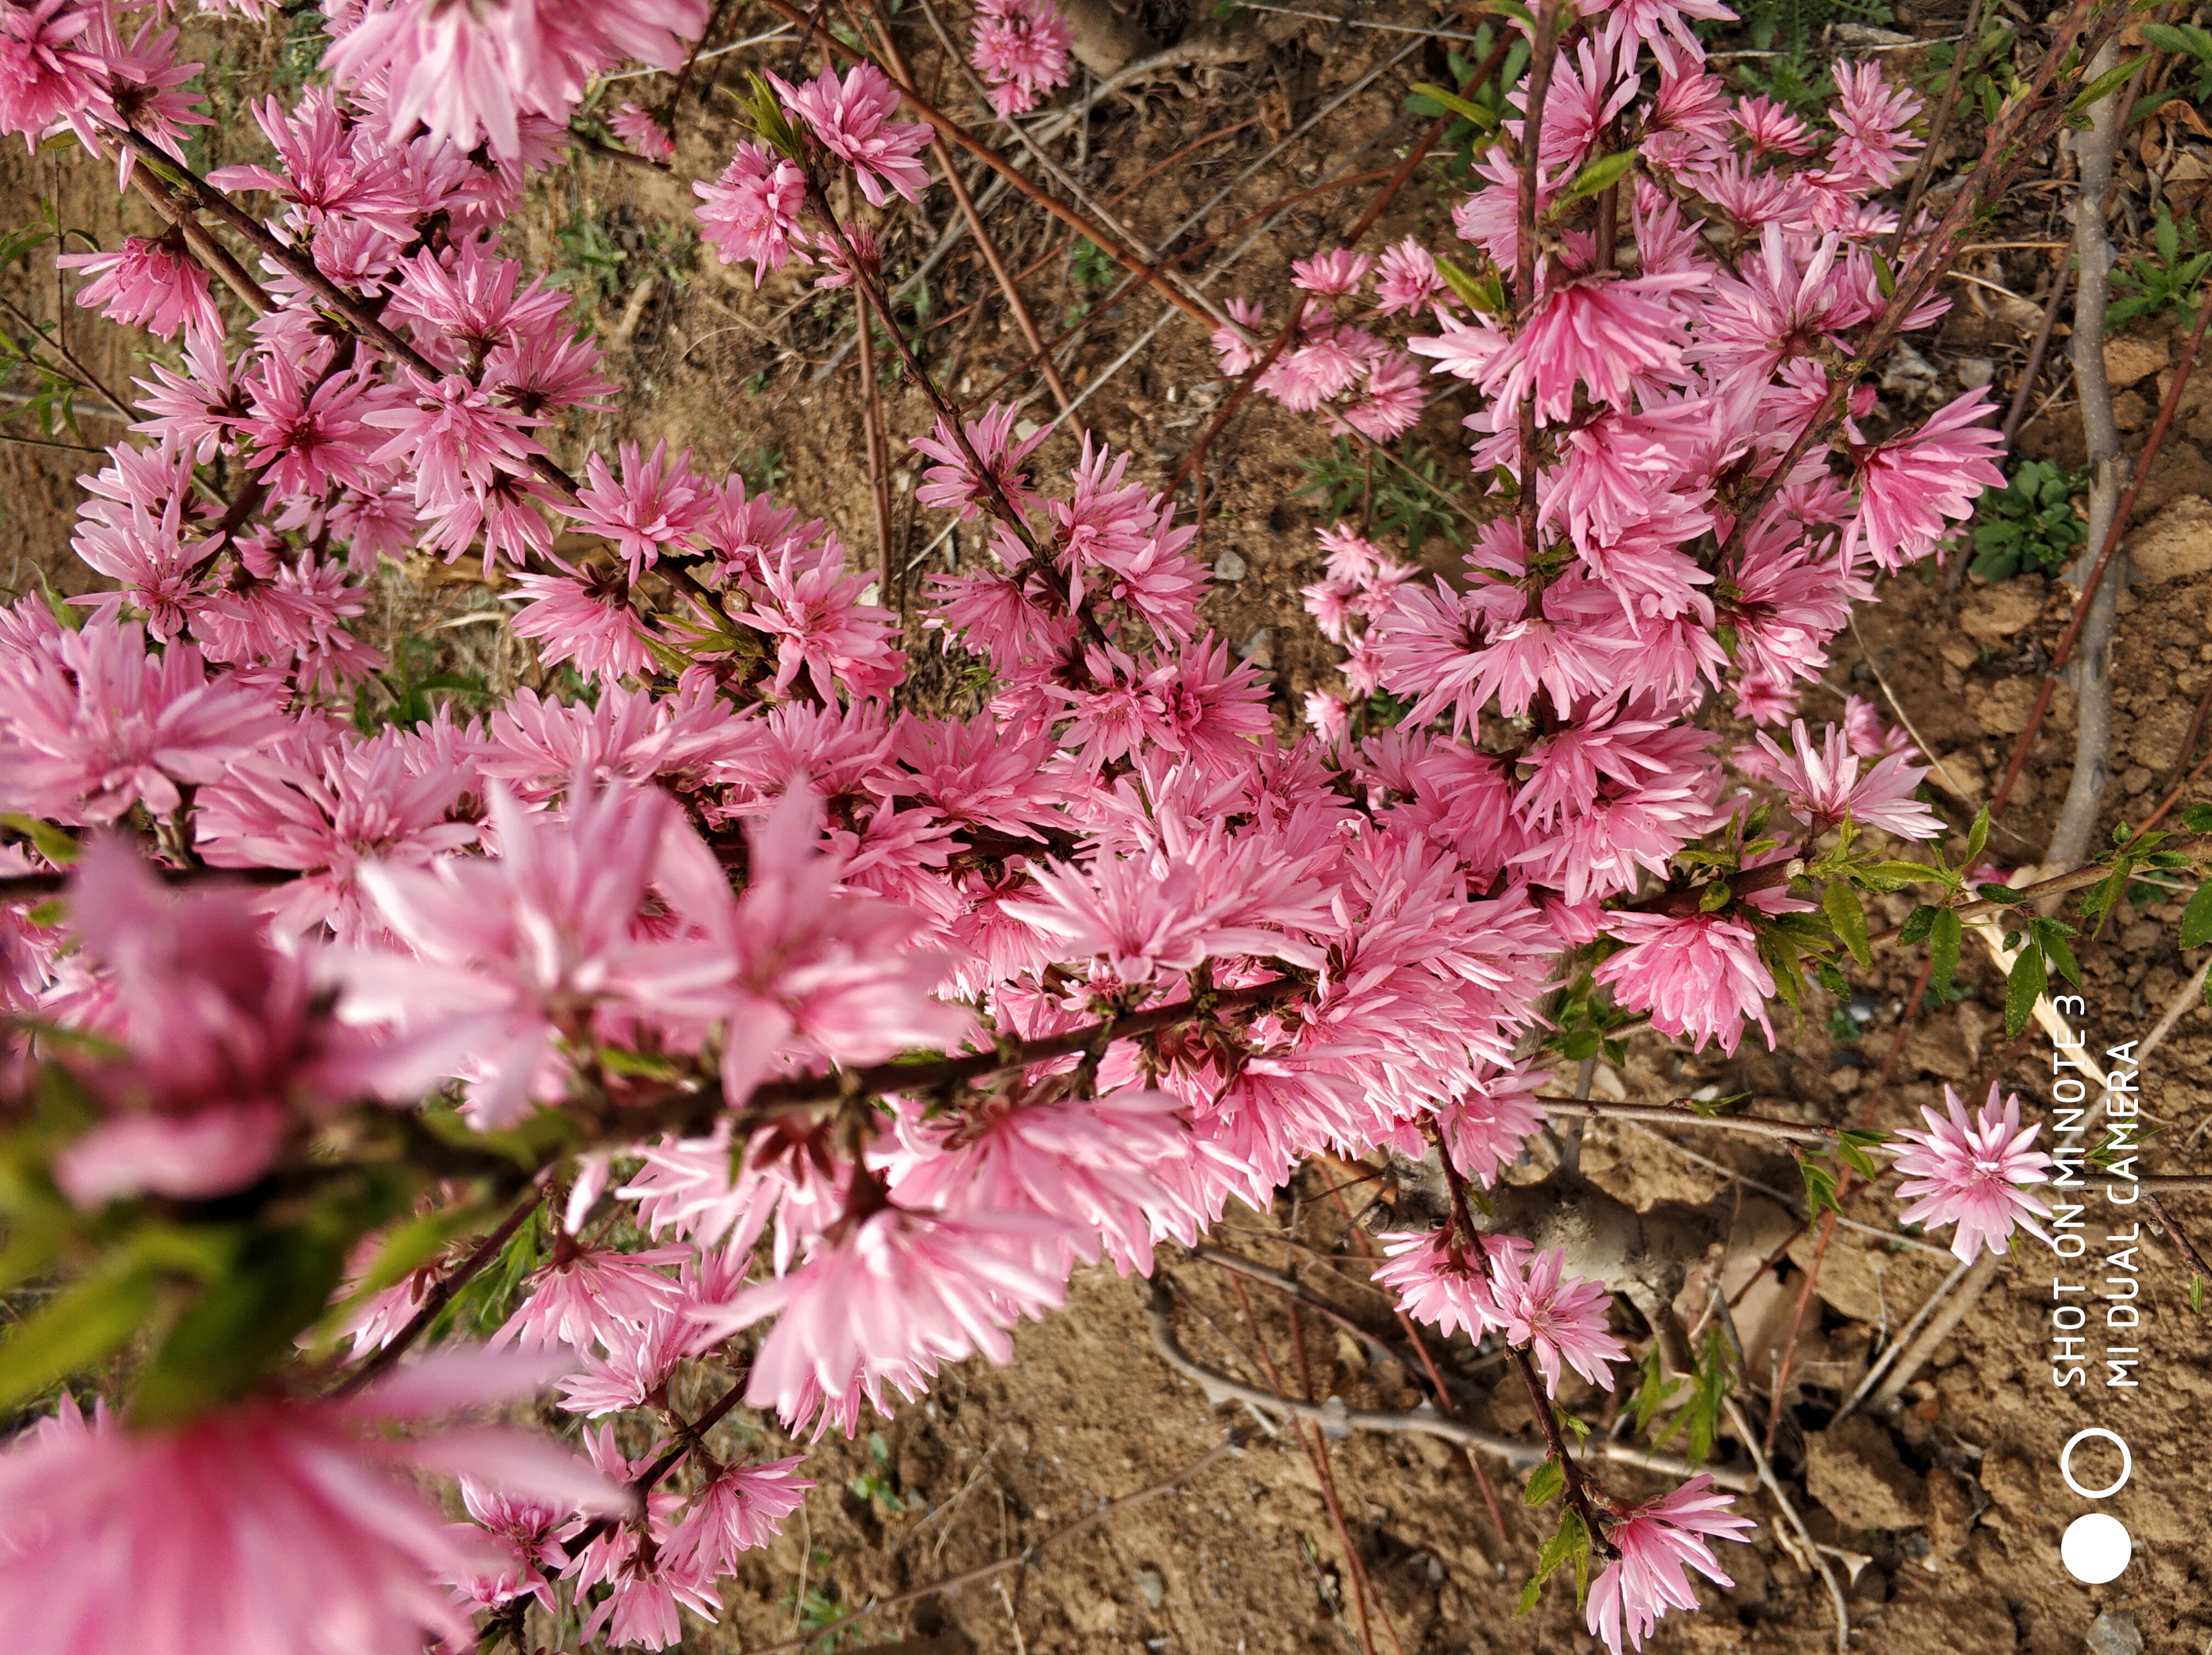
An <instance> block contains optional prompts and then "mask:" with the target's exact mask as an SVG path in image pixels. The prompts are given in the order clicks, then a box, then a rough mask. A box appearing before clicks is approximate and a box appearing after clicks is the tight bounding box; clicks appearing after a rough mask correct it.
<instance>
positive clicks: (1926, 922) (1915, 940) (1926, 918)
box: [1897, 903, 1942, 948]
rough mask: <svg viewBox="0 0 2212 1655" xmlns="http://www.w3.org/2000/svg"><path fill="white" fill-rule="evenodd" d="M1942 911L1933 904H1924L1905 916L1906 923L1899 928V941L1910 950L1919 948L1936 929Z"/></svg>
mask: <svg viewBox="0 0 2212 1655" xmlns="http://www.w3.org/2000/svg"><path fill="white" fill-rule="evenodd" d="M1941 911H1942V910H1940V909H1938V908H1937V907H1936V905H1935V904H1933V903H1922V904H1920V906H1919V907H1917V908H1916V909H1914V910H1912V911H1911V913H1910V914H1907V915H1906V916H1905V923H1904V924H1902V925H1900V926H1899V927H1898V928H1897V940H1899V942H1901V943H1903V944H1904V945H1905V946H1906V947H1908V948H1917V947H1918V946H1920V945H1921V944H1922V943H1923V942H1925V941H1927V940H1928V934H1929V931H1930V930H1931V929H1933V928H1934V927H1935V924H1936V915H1937V914H1938V913H1940V912H1941Z"/></svg>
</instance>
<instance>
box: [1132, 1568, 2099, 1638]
mask: <svg viewBox="0 0 2212 1655" xmlns="http://www.w3.org/2000/svg"><path fill="white" fill-rule="evenodd" d="M1137 1595H1138V1596H1139V1597H1142V1598H1143V1599H1144V1600H1145V1607H1146V1609H1158V1608H1159V1606H1160V1605H1161V1604H1163V1603H1166V1602H1167V1601H1168V1578H1167V1576H1165V1575H1164V1574H1162V1573H1160V1572H1159V1571H1158V1569H1156V1568H1154V1567H1152V1565H1151V1564H1149V1563H1147V1564H1146V1565H1145V1566H1144V1567H1142V1568H1140V1569H1139V1570H1138V1571H1137ZM2136 1649H2137V1650H2138V1651H2140V1650H2141V1649H2142V1639H2140V1638H2138V1639H2136Z"/></svg>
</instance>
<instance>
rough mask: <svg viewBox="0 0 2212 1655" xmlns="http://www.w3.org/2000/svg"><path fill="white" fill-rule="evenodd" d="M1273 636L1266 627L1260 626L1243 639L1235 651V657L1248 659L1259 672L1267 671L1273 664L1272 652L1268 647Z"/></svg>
mask: <svg viewBox="0 0 2212 1655" xmlns="http://www.w3.org/2000/svg"><path fill="white" fill-rule="evenodd" d="M1274 636H1275V635H1274V634H1273V632H1270V631H1269V630H1267V628H1266V627H1264V626H1263V627H1261V629H1260V630H1258V631H1257V632H1255V633H1254V634H1253V635H1252V636H1250V637H1249V638H1247V639H1245V640H1244V644H1243V648H1240V649H1239V650H1237V659H1238V660H1249V661H1250V662H1251V663H1252V665H1253V666H1256V667H1258V668H1259V669H1260V670H1261V672H1265V671H1267V669H1268V668H1269V667H1271V666H1273V665H1274V664H1275V657H1274V654H1273V650H1272V649H1271V648H1269V646H1270V645H1271V644H1272V643H1273V642H1274Z"/></svg>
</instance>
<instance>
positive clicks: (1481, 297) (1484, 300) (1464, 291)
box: [1437, 255, 1505, 316]
mask: <svg viewBox="0 0 2212 1655" xmlns="http://www.w3.org/2000/svg"><path fill="white" fill-rule="evenodd" d="M1437 274H1439V275H1440V276H1442V277H1443V278H1444V285H1445V286H1447V287H1449V289H1451V290H1452V291H1453V292H1454V293H1455V294H1457V295H1459V298H1460V302H1461V303H1462V304H1464V305H1466V306H1467V307H1468V308H1470V309H1472V310H1477V311H1480V312H1481V313H1483V314H1484V315H1486V316H1499V315H1503V314H1504V312H1505V284H1504V283H1502V282H1500V281H1499V280H1498V277H1496V276H1494V275H1493V276H1484V277H1473V276H1470V275H1468V273H1467V272H1466V271H1463V270H1462V269H1461V268H1460V267H1459V266H1458V265H1455V264H1454V263H1452V261H1451V260H1450V259H1446V258H1443V256H1441V255H1439V256H1438V257H1437Z"/></svg>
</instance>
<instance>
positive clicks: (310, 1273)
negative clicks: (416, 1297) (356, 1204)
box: [131, 1226, 346, 1424]
mask: <svg viewBox="0 0 2212 1655" xmlns="http://www.w3.org/2000/svg"><path fill="white" fill-rule="evenodd" d="M345 1257H346V1249H345V1247H344V1246H343V1245H342V1244H339V1242H338V1241H337V1238H334V1237H331V1236H328V1235H325V1234H321V1233H319V1232H315V1231H312V1230H309V1229H307V1228H306V1227H305V1226H289V1227H287V1228H284V1229H281V1230H268V1231H262V1232H257V1233H256V1234H254V1235H253V1236H252V1237H250V1238H248V1240H247V1243H246V1248H245V1249H244V1250H243V1252H242V1253H241V1255H240V1258H239V1260H238V1264H237V1268H236V1269H234V1271H233V1272H232V1273H231V1274H229V1275H225V1276H223V1277H222V1279H221V1280H219V1281H216V1282H215V1283H214V1284H212V1285H211V1286H210V1287H208V1289H207V1290H206V1291H205V1292H204V1293H202V1294H201V1295H200V1296H199V1298H198V1299H196V1300H194V1301H193V1303H192V1305H191V1307H190V1308H189V1309H188V1310H186V1311H185V1313H184V1314H183V1315H182V1316H181V1317H179V1318H178V1319H177V1323H176V1325H175V1326H174V1327H173V1328H172V1329H170V1330H169V1335H168V1336H167V1338H166V1339H164V1340H163V1341H162V1342H161V1348H159V1349H158V1350H156V1351H155V1354H154V1356H153V1359H152V1360H151V1361H149V1363H148V1364H147V1366H146V1369H145V1372H143V1374H141V1375H140V1377H139V1383H138V1390H137V1396H135V1397H134V1398H133V1400H132V1402H131V1413H132V1415H133V1416H134V1417H135V1418H137V1419H139V1420H142V1421H146V1422H147V1423H149V1424H161V1423H167V1422H172V1421H178V1420H183V1419H187V1418H190V1417H191V1415H194V1414H196V1413H198V1412H199V1411H200V1410H201V1409H204V1408H207V1407H209V1406H210V1405H212V1404H214V1403H216V1402H228V1401H231V1400H234V1399H235V1398H236V1397H238V1396H243V1395H244V1394H245V1393H246V1391H247V1390H249V1389H251V1388H252V1385H253V1384H254V1383H255V1382H256V1381H257V1380H258V1379H259V1378H261V1377H262V1375H263V1374H264V1372H266V1371H267V1370H268V1369H269V1368H270V1366H272V1365H273V1364H275V1363H276V1361H278V1360H280V1359H282V1358H283V1357H284V1356H285V1355H287V1354H289V1353H290V1351H291V1349H292V1348H293V1346H292V1342H293V1340H294V1338H295V1336H297V1335H298V1334H299V1333H301V1331H302V1330H304V1329H307V1328H308V1327H310V1326H312V1325H313V1323H314V1322H315V1321H316V1319H317V1318H318V1317H320V1316H321V1315H322V1313H323V1306H324V1305H325V1304H327V1303H328V1302H329V1299H330V1296H331V1292H332V1291H333V1290H334V1289H335V1288H336V1287H337V1285H338V1281H339V1279H340V1278H341V1277H342V1276H343V1274H344V1271H345Z"/></svg>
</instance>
